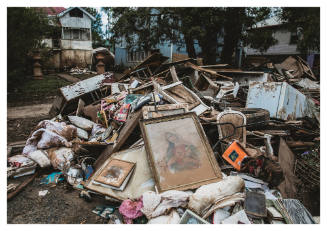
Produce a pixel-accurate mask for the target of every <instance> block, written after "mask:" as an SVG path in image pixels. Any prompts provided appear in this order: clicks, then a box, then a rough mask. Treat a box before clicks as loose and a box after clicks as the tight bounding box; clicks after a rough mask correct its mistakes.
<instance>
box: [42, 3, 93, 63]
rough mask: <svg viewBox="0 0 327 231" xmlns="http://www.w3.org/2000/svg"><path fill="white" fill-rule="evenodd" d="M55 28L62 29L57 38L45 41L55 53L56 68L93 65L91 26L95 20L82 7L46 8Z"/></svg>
mask: <svg viewBox="0 0 327 231" xmlns="http://www.w3.org/2000/svg"><path fill="white" fill-rule="evenodd" d="M45 11H46V13H47V14H48V17H49V18H50V19H51V20H50V22H51V23H52V25H53V26H58V27H60V34H59V35H58V36H57V37H53V38H47V39H44V43H45V44H46V45H47V47H49V48H51V50H52V51H53V52H52V53H53V56H52V58H51V62H52V63H53V65H54V67H55V68H58V69H61V68H65V67H76V66H77V67H87V66H89V65H91V64H92V33H91V25H92V22H93V21H94V20H95V18H94V17H93V16H92V15H91V14H89V13H88V12H87V11H86V10H85V9H83V8H81V7H70V8H68V9H65V8H63V7H48V8H45Z"/></svg>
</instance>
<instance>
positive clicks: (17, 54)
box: [7, 7, 54, 83]
mask: <svg viewBox="0 0 327 231" xmlns="http://www.w3.org/2000/svg"><path fill="white" fill-rule="evenodd" d="M53 31H54V27H53V26H50V25H49V23H48V18H47V16H46V15H45V14H44V13H43V12H42V11H40V9H39V8H29V7H9V8H7V48H8V51H7V52H8V53H7V61H8V83H10V81H15V77H19V78H22V76H24V75H26V72H27V71H28V70H31V68H32V66H31V63H30V60H29V56H28V54H29V52H30V51H32V50H33V49H39V48H41V47H42V45H41V39H42V38H44V36H45V35H46V34H49V33H50V34H51V33H53ZM9 77H10V78H9Z"/></svg>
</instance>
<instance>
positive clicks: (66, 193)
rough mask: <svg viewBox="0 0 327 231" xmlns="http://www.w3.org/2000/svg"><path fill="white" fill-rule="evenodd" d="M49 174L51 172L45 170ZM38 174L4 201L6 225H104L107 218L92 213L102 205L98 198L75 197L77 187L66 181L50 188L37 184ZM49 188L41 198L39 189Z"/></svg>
mask: <svg viewBox="0 0 327 231" xmlns="http://www.w3.org/2000/svg"><path fill="white" fill-rule="evenodd" d="M49 173H51V172H49ZM28 177H30V176H24V177H20V178H19V179H15V180H11V181H10V182H22V181H23V180H24V179H26V178H28ZM42 177H43V176H42V175H39V176H38V177H37V178H35V179H34V181H33V182H32V183H30V184H29V185H28V186H27V187H26V188H25V189H24V190H23V191H21V192H20V193H19V194H18V195H16V196H15V197H14V198H13V199H12V200H10V201H8V202H7V223H8V224H104V223H107V222H108V221H107V220H105V219H104V218H102V217H100V216H98V215H96V214H94V213H92V210H93V209H94V208H95V207H96V206H97V205H104V204H106V202H105V200H104V199H102V200H101V198H93V200H92V201H91V202H86V201H85V200H84V199H82V198H79V192H80V191H79V190H75V189H73V188H71V186H69V185H68V184H67V183H66V182H61V183H59V184H57V185H55V186H54V187H51V186H48V185H40V181H41V179H42ZM41 190H49V192H48V194H47V195H45V196H44V197H40V196H39V191H41Z"/></svg>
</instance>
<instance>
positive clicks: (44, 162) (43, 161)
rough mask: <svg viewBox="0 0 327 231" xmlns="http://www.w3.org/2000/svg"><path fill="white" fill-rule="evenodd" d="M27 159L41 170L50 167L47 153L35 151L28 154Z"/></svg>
mask: <svg viewBox="0 0 327 231" xmlns="http://www.w3.org/2000/svg"><path fill="white" fill-rule="evenodd" d="M28 157H29V158H31V159H32V160H34V161H35V162H36V163H37V164H38V165H40V167H41V168H45V167H48V166H51V162H50V159H49V157H48V155H47V153H46V152H45V151H43V150H36V151H34V152H30V153H29V154H28Z"/></svg>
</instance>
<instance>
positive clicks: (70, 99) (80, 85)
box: [49, 73, 113, 117]
mask: <svg viewBox="0 0 327 231" xmlns="http://www.w3.org/2000/svg"><path fill="white" fill-rule="evenodd" d="M112 75H113V74H112V73H111V75H97V76H94V77H92V78H89V79H86V80H83V81H79V82H77V83H74V84H70V85H68V86H65V87H62V88H60V89H59V95H57V96H56V98H55V100H54V102H53V104H52V107H51V109H50V112H49V114H50V116H51V117H54V116H56V115H58V114H60V113H63V112H64V111H65V109H66V108H68V107H69V106H71V107H72V108H70V109H67V110H66V111H65V113H70V112H73V111H75V110H76V109H77V102H78V100H79V99H80V98H82V99H83V101H84V102H85V104H86V105H88V104H90V103H93V102H95V101H96V100H100V99H101V98H103V97H105V96H107V94H109V92H108V91H105V92H103V91H102V90H101V88H103V87H104V88H106V86H104V83H105V80H106V79H108V78H111V77H112Z"/></svg>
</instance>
